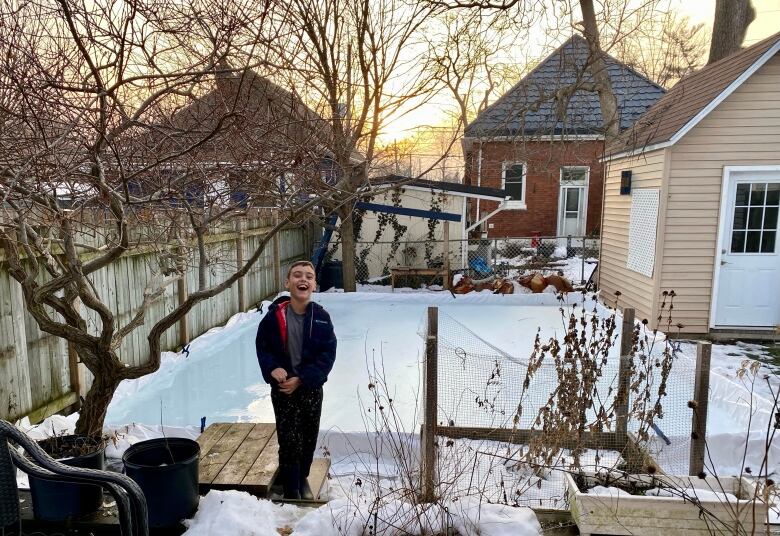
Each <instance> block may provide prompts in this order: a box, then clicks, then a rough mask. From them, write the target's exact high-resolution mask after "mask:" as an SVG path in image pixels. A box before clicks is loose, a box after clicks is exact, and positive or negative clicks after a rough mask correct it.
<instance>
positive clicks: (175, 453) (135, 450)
mask: <svg viewBox="0 0 780 536" xmlns="http://www.w3.org/2000/svg"><path fill="white" fill-rule="evenodd" d="M199 457H200V445H198V443H197V442H196V441H193V440H192V439H185V438H181V437H171V438H168V439H165V438H160V439H150V440H148V441H141V442H140V443H136V444H135V445H133V446H131V447H130V448H129V449H127V450H126V451H125V453H124V455H123V456H122V461H123V462H124V464H125V473H126V474H127V476H129V477H130V478H132V479H133V480H135V481H136V483H137V484H138V486H139V487H140V488H141V490H142V491H143V492H144V496H146V504H147V506H148V507H149V526H151V527H170V526H172V525H176V524H177V523H178V522H179V521H181V520H182V519H184V518H187V517H190V516H192V515H193V514H194V513H195V510H197V508H198V499H199V496H198V458H199Z"/></svg>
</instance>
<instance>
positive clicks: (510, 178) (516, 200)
mask: <svg viewBox="0 0 780 536" xmlns="http://www.w3.org/2000/svg"><path fill="white" fill-rule="evenodd" d="M502 167H503V171H502V176H501V187H502V188H503V189H504V191H505V192H506V193H507V195H508V196H509V197H510V200H509V203H508V204H509V206H510V207H512V208H523V209H524V208H526V205H525V176H526V165H525V162H504V164H503V166H502Z"/></svg>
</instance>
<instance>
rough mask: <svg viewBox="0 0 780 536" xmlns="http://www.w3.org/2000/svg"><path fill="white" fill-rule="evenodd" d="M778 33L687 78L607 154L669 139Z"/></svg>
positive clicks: (779, 35) (773, 41)
mask: <svg viewBox="0 0 780 536" xmlns="http://www.w3.org/2000/svg"><path fill="white" fill-rule="evenodd" d="M778 41H780V33H776V34H775V35H773V36H771V37H768V38H766V39H764V40H763V41H759V42H758V43H756V44H755V45H753V46H751V47H749V48H746V49H744V50H742V51H740V52H736V53H734V54H731V55H730V56H727V57H725V58H723V59H722V60H720V61H717V62H715V63H712V64H710V65H707V66H706V67H704V68H702V69H700V70H698V71H696V72H695V73H693V74H691V75H689V76H686V77H685V78H683V79H682V80H680V81H679V82H678V83H677V84H676V85H675V86H674V87H673V88H672V89H670V90H669V92H668V93H667V94H666V95H664V97H663V98H662V99H660V100H659V101H658V102H656V103H655V104H654V105H653V106H652V107H651V108H650V109H649V110H647V112H646V113H645V114H644V115H642V117H640V118H639V119H638V120H637V121H636V123H634V125H633V126H632V127H631V128H630V129H629V130H627V131H625V132H624V133H623V134H622V135H621V136H619V137H618V138H617V139H615V140H614V141H612V142H611V143H609V144H608V146H607V154H617V153H622V152H624V151H633V150H634V149H637V148H642V147H649V146H650V145H655V144H658V143H663V142H667V141H669V140H671V139H672V138H673V137H674V135H675V134H677V133H678V132H679V131H680V130H681V129H682V128H683V127H685V125H687V124H688V123H689V122H690V121H691V120H692V119H693V118H694V117H696V115H698V114H699V112H701V111H702V110H704V109H705V108H706V107H707V105H708V104H710V103H711V102H712V101H713V100H715V99H716V98H717V97H718V95H720V94H721V93H723V91H724V90H725V89H726V88H728V87H729V86H730V85H731V84H732V83H733V82H734V81H736V80H737V79H738V78H739V77H740V75H741V74H742V73H744V72H745V71H746V70H748V69H749V68H750V66H751V65H753V64H754V63H755V62H756V61H757V60H758V59H759V58H761V56H763V55H764V54H765V53H766V52H768V51H769V49H770V48H772V46H774V45H775V44H777V43H778Z"/></svg>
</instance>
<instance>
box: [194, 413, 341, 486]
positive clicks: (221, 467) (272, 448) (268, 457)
mask: <svg viewBox="0 0 780 536" xmlns="http://www.w3.org/2000/svg"><path fill="white" fill-rule="evenodd" d="M198 444H200V468H199V473H200V475H199V484H200V492H201V493H206V492H207V491H208V490H210V489H236V490H240V491H246V492H248V493H251V494H252V495H256V496H258V497H267V496H268V492H269V491H270V490H271V486H272V485H273V482H274V479H275V478H276V475H277V473H278V472H279V459H278V453H277V451H278V449H279V443H278V442H277V439H276V424H274V423H214V424H212V425H210V426H209V427H208V428H206V430H204V432H203V433H202V434H201V435H200V437H199V438H198ZM329 469H330V460H329V459H327V458H318V459H316V460H314V463H313V464H312V468H311V473H310V475H309V486H310V487H311V490H312V493H313V494H314V498H315V499H318V498H319V496H320V492H321V491H322V486H323V484H324V483H325V480H326V479H327V477H328V470H329Z"/></svg>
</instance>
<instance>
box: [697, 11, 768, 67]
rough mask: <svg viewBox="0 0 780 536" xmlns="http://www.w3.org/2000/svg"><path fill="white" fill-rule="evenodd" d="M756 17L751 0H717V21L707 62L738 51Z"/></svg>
mask: <svg viewBox="0 0 780 536" xmlns="http://www.w3.org/2000/svg"><path fill="white" fill-rule="evenodd" d="M755 18H756V10H755V9H753V4H752V3H751V2H750V0H715V21H714V22H713V25H712V41H711V42H710V57H709V59H708V60H707V64H708V65H709V64H710V63H714V62H716V61H718V60H720V59H723V58H725V57H726V56H728V55H730V54H733V53H734V52H737V51H738V50H739V49H740V47H741V46H742V42H743V41H744V40H745V34H746V33H747V29H748V26H750V23H751V22H753V21H754V20H755Z"/></svg>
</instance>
